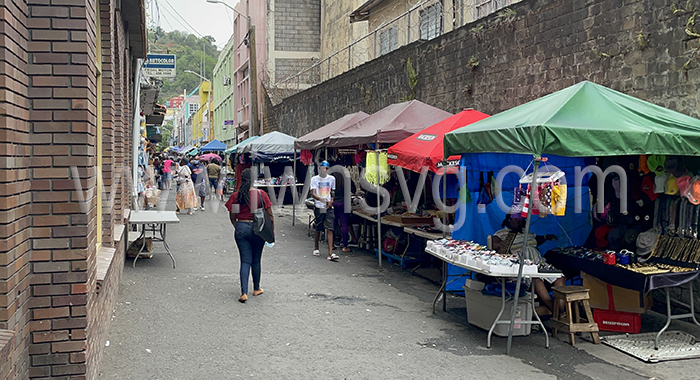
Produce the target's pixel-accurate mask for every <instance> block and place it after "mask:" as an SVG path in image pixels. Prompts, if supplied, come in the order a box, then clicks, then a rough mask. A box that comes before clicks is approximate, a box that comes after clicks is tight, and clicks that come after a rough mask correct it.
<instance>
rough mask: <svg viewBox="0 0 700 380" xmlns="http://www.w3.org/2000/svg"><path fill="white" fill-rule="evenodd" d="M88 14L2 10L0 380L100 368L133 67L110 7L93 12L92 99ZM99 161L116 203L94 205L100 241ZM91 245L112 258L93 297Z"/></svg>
mask: <svg viewBox="0 0 700 380" xmlns="http://www.w3.org/2000/svg"><path fill="white" fill-rule="evenodd" d="M96 6H97V4H96V3H95V0H53V1H48V0H27V1H4V2H1V3H0V39H1V40H2V43H1V44H0V51H2V54H0V110H1V111H2V112H0V330H5V331H0V355H2V357H0V379H26V378H45V377H52V378H62V379H73V380H77V379H86V378H87V379H93V378H96V375H97V371H98V368H99V360H100V356H101V353H102V349H103V347H104V339H105V333H106V328H107V326H108V322H109V320H110V317H111V310H112V306H113V303H114V300H115V298H116V294H117V289H118V284H119V278H120V276H121V271H122V267H123V263H124V257H123V252H124V247H123V244H124V243H125V239H124V231H125V229H124V226H123V211H124V209H125V208H127V207H128V205H129V202H130V200H129V186H130V182H129V181H127V178H121V177H123V176H124V175H128V174H129V173H130V170H129V168H128V166H124V165H128V163H129V162H130V149H131V144H130V142H131V132H130V131H131V119H132V110H131V106H130V104H131V102H132V99H131V95H130V94H131V88H132V85H133V83H132V79H131V77H132V72H131V66H132V64H133V61H132V57H131V53H130V50H129V46H127V43H126V41H127V40H126V36H125V33H126V30H125V26H124V21H123V19H122V18H121V15H120V14H119V13H118V12H117V11H116V10H115V3H114V2H113V1H107V0H105V1H102V2H101V4H100V14H99V19H100V24H101V33H102V39H101V42H102V50H101V56H102V63H103V64H102V67H101V69H102V70H101V72H102V83H103V88H102V89H103V91H102V93H101V94H97V93H96V92H97V91H96V89H97V86H96V83H97V82H96V80H97V60H96V22H97V21H96V19H97V9H96ZM134 27H136V28H138V27H139V26H132V28H134ZM97 96H100V97H102V100H103V108H102V109H100V110H99V111H98V110H97ZM98 112H100V113H101V114H102V118H103V123H102V125H100V126H99V128H100V130H101V133H102V140H101V141H102V144H103V147H102V148H103V149H102V151H101V152H97V151H96V146H97V141H96V136H97V132H98V130H97V128H98V126H97V125H96V124H97V123H96V122H97V115H98V114H97V113H98ZM98 155H102V159H103V162H102V164H103V165H102V177H101V178H102V180H103V183H104V185H105V191H106V193H107V194H110V193H111V191H112V190H114V192H115V194H116V199H115V202H114V204H113V205H112V204H110V203H109V201H108V200H107V199H105V202H103V203H104V204H103V208H102V210H101V211H102V219H101V220H102V227H103V228H102V230H101V231H97V215H98V210H97V198H96V197H97V196H99V195H100V193H101V189H97V188H96V184H97V175H99V171H98V170H97V168H96V166H95V165H96V164H97V156H98ZM120 175H121V177H120ZM74 180H76V181H77V183H78V184H79V186H80V189H81V190H80V191H78V190H76V187H75V183H76V182H74ZM81 206H83V207H81ZM98 234H100V236H102V247H103V248H102V249H101V250H100V252H112V256H113V257H114V260H113V262H112V263H111V266H108V270H107V271H106V275H104V278H100V281H101V285H102V286H101V289H102V292H100V293H99V294H98V293H97V291H96V282H97V280H98V278H97V272H98V271H97V261H98V252H97V248H96V242H97V239H96V237H97V236H98ZM103 258H104V257H101V259H103ZM101 262H102V263H103V262H104V261H101ZM8 337H9V339H8Z"/></svg>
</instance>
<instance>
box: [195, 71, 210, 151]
mask: <svg viewBox="0 0 700 380" xmlns="http://www.w3.org/2000/svg"><path fill="white" fill-rule="evenodd" d="M211 99H212V91H211V82H209V81H205V82H202V84H201V85H200V86H199V109H198V110H197V112H195V114H194V115H192V140H191V141H192V142H193V143H194V144H203V143H207V142H209V141H211V140H213V139H214V136H213V132H212V130H211V125H212V116H213V115H212V109H211Z"/></svg>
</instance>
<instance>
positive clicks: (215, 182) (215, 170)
mask: <svg viewBox="0 0 700 380" xmlns="http://www.w3.org/2000/svg"><path fill="white" fill-rule="evenodd" d="M220 174H221V167H220V166H219V165H217V163H216V160H211V162H210V163H209V165H207V175H209V194H211V199H212V200H213V199H216V190H217V189H218V188H219V176H220ZM221 200H222V201H223V200H224V199H223V195H222V196H221Z"/></svg>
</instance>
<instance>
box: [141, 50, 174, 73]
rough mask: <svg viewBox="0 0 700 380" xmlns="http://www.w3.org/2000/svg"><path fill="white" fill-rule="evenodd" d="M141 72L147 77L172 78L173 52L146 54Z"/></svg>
mask: <svg viewBox="0 0 700 380" xmlns="http://www.w3.org/2000/svg"><path fill="white" fill-rule="evenodd" d="M143 73H144V75H146V76H148V77H156V78H174V77H175V54H147V55H146V61H145V62H144V63H143Z"/></svg>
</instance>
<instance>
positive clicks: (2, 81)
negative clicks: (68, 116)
mask: <svg viewBox="0 0 700 380" xmlns="http://www.w3.org/2000/svg"><path fill="white" fill-rule="evenodd" d="M27 22H28V20H27V6H26V4H25V2H24V1H22V0H10V1H3V2H2V3H0V94H1V96H0V330H10V331H12V332H13V333H14V338H11V339H10V340H9V341H7V342H3V343H5V347H2V350H1V351H0V352H2V353H3V356H2V357H0V378H3V379H4V378H9V379H14V378H16V379H24V378H26V377H27V371H28V366H29V361H28V359H29V355H28V352H29V343H30V336H29V318H30V315H29V304H30V301H29V296H30V290H29V283H30V281H31V276H30V269H31V268H30V259H31V254H32V253H31V240H30V238H31V234H32V230H31V229H30V225H31V217H30V209H31V207H32V205H31V204H30V202H31V193H30V186H31V177H30V170H31V169H30V167H31V166H32V165H35V164H37V161H36V160H34V159H33V158H30V152H31V148H30V145H29V143H30V139H31V136H30V133H29V132H30V129H29V123H28V122H27V119H28V115H29V100H28V99H27V95H28V91H29V90H28V88H27V82H28V79H27V74H28V67H27V48H28V45H31V44H28V41H27V27H28V25H27ZM46 233H48V231H47V230H46V229H45V228H43V227H40V228H35V229H34V234H35V235H41V234H46ZM42 254H43V255H46V253H42V252H37V255H42ZM5 354H7V356H5Z"/></svg>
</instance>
